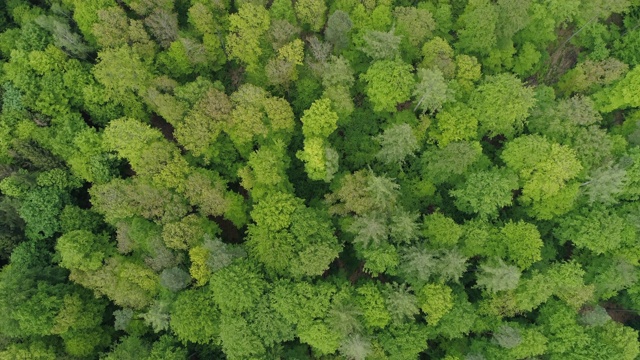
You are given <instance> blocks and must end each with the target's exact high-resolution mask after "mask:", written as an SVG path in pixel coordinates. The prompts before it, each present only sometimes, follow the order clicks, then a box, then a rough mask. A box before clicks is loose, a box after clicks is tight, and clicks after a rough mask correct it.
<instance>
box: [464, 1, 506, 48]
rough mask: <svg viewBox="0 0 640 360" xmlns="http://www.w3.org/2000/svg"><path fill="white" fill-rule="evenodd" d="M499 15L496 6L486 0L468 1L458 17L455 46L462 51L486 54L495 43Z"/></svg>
mask: <svg viewBox="0 0 640 360" xmlns="http://www.w3.org/2000/svg"><path fill="white" fill-rule="evenodd" d="M499 15H500V14H499V12H498V8H497V6H496V5H494V4H493V3H491V2H490V1H488V0H471V1H469V3H468V4H467V6H466V7H465V9H464V13H462V15H460V17H459V18H458V23H457V26H458V29H459V30H458V36H459V40H458V43H457V44H456V45H457V47H459V48H460V50H462V51H463V52H470V53H475V54H479V55H488V54H489V52H490V51H491V50H492V49H493V48H494V47H495V46H496V44H497V36H496V27H497V25H498V20H499Z"/></svg>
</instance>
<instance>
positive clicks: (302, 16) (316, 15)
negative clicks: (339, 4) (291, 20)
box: [294, 0, 327, 32]
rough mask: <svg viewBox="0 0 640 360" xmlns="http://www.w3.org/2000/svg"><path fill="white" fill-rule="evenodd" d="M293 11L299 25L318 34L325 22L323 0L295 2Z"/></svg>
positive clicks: (325, 6)
mask: <svg viewBox="0 0 640 360" xmlns="http://www.w3.org/2000/svg"><path fill="white" fill-rule="evenodd" d="M294 9H295V12H296V16H297V17H298V20H299V21H300V23H302V24H304V25H306V26H308V28H309V29H310V30H311V31H313V32H320V30H322V28H323V27H324V24H325V22H326V21H327V15H326V12H327V5H326V4H325V2H324V0H321V1H314V0H300V1H298V2H296V4H295V7H294Z"/></svg>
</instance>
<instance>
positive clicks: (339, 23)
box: [324, 10, 353, 52]
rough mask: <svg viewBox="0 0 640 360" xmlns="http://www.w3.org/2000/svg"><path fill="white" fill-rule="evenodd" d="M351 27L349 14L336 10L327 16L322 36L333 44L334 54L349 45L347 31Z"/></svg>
mask: <svg viewBox="0 0 640 360" xmlns="http://www.w3.org/2000/svg"><path fill="white" fill-rule="evenodd" d="M352 27H353V22H352V21H351V19H350V18H349V14H347V13H346V12H344V11H342V10H336V11H334V12H333V13H332V14H331V15H330V16H329V19H328V20H327V27H326V28H325V30H324V36H325V39H326V40H327V41H328V42H330V43H331V44H333V50H334V51H335V52H339V51H340V50H342V49H344V48H346V47H347V46H348V45H349V42H350V41H349V40H350V39H349V31H351V28H352Z"/></svg>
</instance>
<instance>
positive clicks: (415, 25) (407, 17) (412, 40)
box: [393, 6, 436, 60]
mask: <svg viewBox="0 0 640 360" xmlns="http://www.w3.org/2000/svg"><path fill="white" fill-rule="evenodd" d="M393 16H394V18H395V20H396V31H397V33H398V34H399V35H401V36H402V42H401V47H402V50H403V51H402V52H403V53H404V54H406V55H405V56H406V57H407V59H410V60H413V59H415V58H417V57H418V56H419V52H418V51H419V50H418V49H420V48H421V47H422V44H423V43H424V41H425V40H427V39H428V38H430V37H431V36H432V34H433V31H434V30H435V29H436V21H435V20H434V18H433V15H432V14H431V12H429V11H428V10H426V9H421V8H414V7H404V6H398V7H396V8H395V9H393Z"/></svg>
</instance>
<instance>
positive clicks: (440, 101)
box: [413, 69, 454, 114]
mask: <svg viewBox="0 0 640 360" xmlns="http://www.w3.org/2000/svg"><path fill="white" fill-rule="evenodd" d="M418 79H419V82H418V83H417V84H416V88H415V90H414V91H413V96H414V97H415V99H416V103H417V104H416V107H415V109H414V111H415V110H417V109H418V108H421V109H422V112H423V113H426V112H429V113H431V114H433V113H436V112H438V111H439V110H440V109H441V108H442V106H443V105H444V104H445V103H447V102H450V101H452V100H453V95H454V92H453V91H452V90H451V89H450V88H449V87H448V86H447V83H446V82H445V80H444V76H443V74H442V72H441V71H440V70H438V69H434V70H431V69H427V70H425V69H418Z"/></svg>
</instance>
